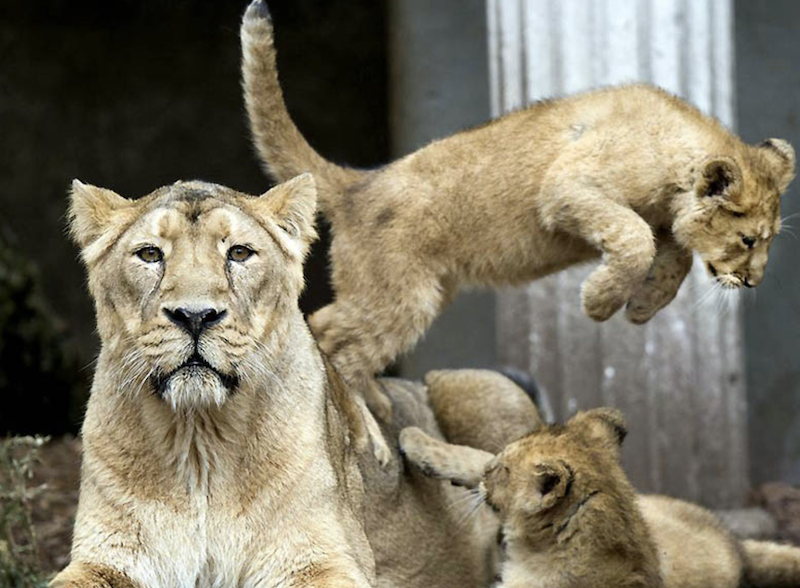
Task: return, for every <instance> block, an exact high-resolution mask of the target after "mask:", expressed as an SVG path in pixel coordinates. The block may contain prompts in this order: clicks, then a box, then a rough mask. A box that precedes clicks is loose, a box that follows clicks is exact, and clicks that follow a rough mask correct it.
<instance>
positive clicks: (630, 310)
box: [625, 283, 675, 325]
mask: <svg viewBox="0 0 800 588" xmlns="http://www.w3.org/2000/svg"><path fill="white" fill-rule="evenodd" d="M674 297H675V295H674V294H672V295H668V294H666V293H664V292H662V291H660V290H659V289H658V288H657V287H655V286H652V285H650V284H648V283H645V284H643V285H642V287H641V288H639V289H638V290H637V291H636V292H635V293H634V295H633V296H631V299H630V300H628V303H627V304H626V305H625V318H626V319H627V320H628V322H631V323H633V324H634V325H643V324H644V323H646V322H647V321H649V320H650V319H651V318H653V317H654V316H655V315H656V313H657V312H658V311H659V310H661V309H662V308H664V307H665V306H666V305H667V304H669V303H670V301H671V300H672V299H673V298H674Z"/></svg>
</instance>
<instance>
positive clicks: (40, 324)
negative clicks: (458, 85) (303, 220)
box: [0, 0, 389, 435]
mask: <svg viewBox="0 0 800 588" xmlns="http://www.w3.org/2000/svg"><path fill="white" fill-rule="evenodd" d="M246 5H247V2H245V1H241V2H219V1H211V0H203V1H191V2H189V1H171V2H170V1H168V2H133V1H130V0H128V1H115V2H108V1H106V2H96V1H79V2H67V1H63V0H61V1H58V0H45V1H40V2H30V1H27V0H4V1H3V3H2V5H0V154H2V156H1V157H0V248H2V251H3V253H0V340H2V343H0V374H2V378H4V381H0V387H2V388H3V394H4V395H5V398H6V400H11V401H12V402H16V403H18V404H17V409H16V410H14V411H0V435H2V434H3V433H6V432H10V431H13V432H33V431H38V432H50V433H57V432H61V431H63V430H67V429H70V430H75V429H76V427H77V426H78V424H79V421H80V418H81V412H82V401H83V397H84V396H85V393H86V391H87V390H88V385H89V380H90V376H91V371H92V370H91V369H90V366H89V364H90V363H91V361H92V360H93V358H94V357H95V355H96V352H97V348H98V340H97V338H96V336H95V334H94V316H93V310H92V307H91V301H90V299H89V296H88V293H87V291H86V288H85V275H84V271H83V268H82V267H81V265H80V264H79V262H78V260H77V253H78V251H77V249H76V247H75V246H73V244H72V243H71V242H70V241H69V239H68V238H67V236H66V225H65V212H66V206H67V191H68V187H69V184H70V182H71V180H72V179H73V178H79V179H81V180H82V181H84V182H88V183H92V184H95V185H99V186H103V187H108V188H111V189H113V190H114V191H116V192H118V193H120V194H122V195H123V196H126V197H139V196H142V195H144V194H147V193H149V192H150V191H152V190H154V189H155V188H157V187H159V186H161V185H164V184H168V183H172V182H174V181H176V180H181V179H195V178H197V179H202V180H206V181H211V182H216V183H220V184H224V185H227V186H230V187H232V188H235V189H237V190H240V191H243V192H247V193H252V194H259V193H262V192H264V191H265V190H266V189H267V188H268V187H269V183H268V181H267V178H266V176H265V175H264V174H263V173H262V171H261V170H260V167H259V163H258V160H257V158H256V156H255V152H254V150H253V149H252V147H251V144H250V139H249V130H248V127H247V121H246V116H245V112H244V105H243V101H242V97H241V91H240V87H239V57H240V50H239V38H238V33H239V21H240V18H241V14H242V13H243V12H244V9H245V7H246ZM270 9H271V11H272V14H273V18H274V21H275V31H276V33H275V34H276V44H277V47H278V53H279V57H278V61H279V69H280V75H281V83H282V85H283V88H284V90H285V94H286V101H287V103H288V106H289V110H290V111H291V114H292V116H293V117H294V119H295V120H296V122H297V124H298V126H299V127H300V128H301V129H302V131H303V133H304V134H305V135H306V136H307V137H308V139H309V141H310V142H311V143H312V144H313V145H314V146H315V147H316V148H318V149H319V150H320V151H321V152H322V153H323V154H325V155H326V156H327V157H330V158H331V159H334V160H339V161H343V162H348V163H351V164H354V165H360V166H374V165H376V164H379V163H381V162H384V161H386V160H387V159H388V158H389V146H388V132H387V125H388V122H387V121H388V115H387V57H386V32H385V30H384V29H385V26H384V23H385V22H386V15H385V11H386V6H385V3H384V2H383V1H376V0H325V1H322V0H316V1H315V0H271V2H270ZM323 233H324V231H323ZM326 242H327V238H326V237H325V236H323V239H322V240H321V242H320V243H318V244H317V245H316V246H315V249H314V253H313V254H312V258H311V260H310V262H309V264H308V265H307V283H308V284H309V285H308V287H307V290H306V294H305V296H304V299H303V301H302V303H301V305H302V307H303V308H304V310H306V311H310V310H314V309H316V308H318V307H320V306H322V305H323V304H324V303H325V302H326V301H327V300H329V299H330V296H331V293H330V288H329V286H328V279H327V274H326V257H325V253H324V251H325V247H326ZM4 279H5V282H6V284H5V287H4V286H3V285H2V284H3V280H4ZM4 297H5V300H4ZM22 307H25V308H26V309H27V310H26V311H25V312H24V313H23V314H22V315H20V313H19V312H18V310H19V308H22ZM14 308H16V310H14ZM3 309H5V313H4V310H3ZM12 314H13V316H12ZM84 366H89V367H88V368H87V369H82V370H81V369H80V368H81V367H84ZM76 373H77V374H78V375H77V376H76V375H75V374H76ZM32 374H35V375H32ZM64 384H66V385H67V386H68V387H70V388H71V389H72V392H71V394H65V392H64ZM70 397H72V399H73V401H72V402H70V401H69V399H70ZM12 413H13V416H12Z"/></svg>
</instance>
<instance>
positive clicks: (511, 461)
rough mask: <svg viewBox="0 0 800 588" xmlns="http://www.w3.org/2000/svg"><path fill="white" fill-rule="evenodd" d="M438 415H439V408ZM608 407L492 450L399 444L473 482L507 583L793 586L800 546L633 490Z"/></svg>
mask: <svg viewBox="0 0 800 588" xmlns="http://www.w3.org/2000/svg"><path fill="white" fill-rule="evenodd" d="M437 416H438V415H437ZM625 434H626V429H625V423H624V420H623V417H622V414H621V413H620V412H619V411H617V410H613V409H595V410H589V411H586V412H580V413H578V414H577V415H576V416H575V417H573V418H572V419H571V420H570V421H569V422H568V423H567V424H566V425H564V426H561V425H554V426H549V427H547V426H543V425H540V426H539V428H538V430H537V431H535V432H534V433H531V434H530V435H527V436H525V437H523V438H522V439H519V440H517V441H515V442H513V443H510V444H509V445H508V446H506V447H505V449H503V450H502V451H501V452H500V453H499V454H498V455H497V456H494V455H492V454H491V453H488V452H486V451H483V450H480V449H474V448H472V447H467V446H463V445H449V444H447V443H444V442H442V441H439V440H437V439H434V438H432V437H430V436H428V435H427V434H425V433H423V432H422V431H421V430H420V429H417V428H413V427H412V428H407V429H404V430H403V431H402V433H401V435H400V446H401V449H402V451H403V452H404V453H405V455H406V457H407V459H409V460H410V461H411V462H413V463H414V464H416V465H417V466H419V467H420V468H421V469H422V471H423V472H424V473H426V474H428V475H431V476H435V477H438V478H442V479H444V480H449V481H451V482H452V483H454V484H457V485H461V486H466V487H468V488H474V489H477V493H478V496H479V500H480V501H482V502H485V503H486V504H487V505H488V506H490V507H491V508H492V509H493V510H494V511H495V512H496V513H497V515H498V516H499V518H500V522H501V525H502V536H503V539H504V546H505V554H504V557H505V561H504V563H503V566H502V571H501V576H502V581H501V586H503V587H506V588H599V587H605V586H608V587H611V586H613V587H614V588H660V587H662V586H663V587H665V588H738V587H739V586H742V585H743V584H742V583H743V582H744V581H746V582H747V584H746V585H747V586H749V587H751V588H760V587H764V588H768V587H772V588H776V587H786V588H788V587H790V586H795V587H796V586H799V585H800V549H797V548H794V547H788V546H783V545H778V544H774V543H768V542H760V541H744V542H743V543H741V544H739V543H737V541H736V540H735V539H734V538H733V536H732V535H731V534H730V532H729V531H727V530H726V529H725V528H723V526H722V524H721V523H720V522H719V521H718V520H717V519H716V517H714V515H712V514H711V513H710V512H708V511H707V510H705V509H702V508H700V507H699V506H696V505H693V504H689V503H687V502H683V501H680V500H675V499H672V498H667V497H664V496H641V495H640V496H637V495H636V494H635V493H634V490H633V487H632V486H631V484H630V482H629V481H628V479H627V477H626V476H625V473H624V472H623V470H622V467H621V466H620V463H619V447H620V444H621V442H622V440H623V438H624V437H625Z"/></svg>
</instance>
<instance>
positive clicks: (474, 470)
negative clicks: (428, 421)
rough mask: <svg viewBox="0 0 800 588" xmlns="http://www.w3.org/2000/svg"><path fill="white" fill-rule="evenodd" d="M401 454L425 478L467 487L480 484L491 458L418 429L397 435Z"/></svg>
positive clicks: (407, 430) (404, 431) (476, 450)
mask: <svg viewBox="0 0 800 588" xmlns="http://www.w3.org/2000/svg"><path fill="white" fill-rule="evenodd" d="M400 452H401V453H402V454H403V455H404V456H405V458H406V459H407V460H408V461H409V462H411V463H413V464H414V465H416V466H417V467H418V468H419V469H421V470H422V473H423V474H425V475H426V476H431V477H434V478H439V479H441V480H450V482H452V483H453V484H454V485H456V486H465V487H467V488H474V487H476V486H477V485H478V484H480V481H481V478H483V472H484V470H485V469H486V464H487V463H489V462H490V461H491V460H492V458H493V457H494V456H493V455H492V454H491V453H489V452H487V451H481V450H480V449H473V448H472V447H467V446H466V445H451V444H449V443H445V442H444V441H439V440H438V439H435V438H433V437H431V436H430V435H428V434H427V433H425V432H423V431H422V430H421V429H418V428H417V427H407V428H405V429H403V430H402V431H401V432H400Z"/></svg>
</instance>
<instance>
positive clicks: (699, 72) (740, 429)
mask: <svg viewBox="0 0 800 588" xmlns="http://www.w3.org/2000/svg"><path fill="white" fill-rule="evenodd" d="M487 21H488V32H489V72H490V88H491V100H492V110H493V114H494V115H496V116H497V115H500V114H502V113H504V112H508V111H509V110H513V109H515V108H518V107H521V106H524V105H525V104H529V103H531V102H533V101H535V100H537V99H540V98H544V97H551V96H561V95H565V94H570V93H573V92H578V91H581V90H586V89H589V88H594V87H598V86H604V85H611V84H620V83H625V82H634V81H647V82H652V83H654V84H657V85H659V86H662V87H663V88H666V89H667V90H669V91H671V92H674V93H676V94H678V95H680V96H683V97H684V98H687V99H688V100H689V101H691V102H693V103H694V104H695V105H697V106H698V107H699V108H701V109H702V110H703V111H704V112H706V113H710V114H712V115H714V116H716V117H717V118H719V119H720V120H721V121H722V122H723V123H725V124H726V125H727V126H729V127H730V126H732V125H733V123H734V121H733V112H734V108H733V107H734V94H733V49H732V34H733V14H732V3H731V0H487ZM593 267H594V266H593V265H587V266H585V267H579V268H575V269H572V270H569V271H565V272H562V273H560V274H557V275H554V276H551V277H548V278H545V279H543V280H539V281H537V282H535V283H532V284H530V285H528V286H525V287H521V288H516V289H512V290H508V291H505V292H502V293H501V294H500V295H499V296H498V301H497V306H498V309H497V333H498V335H497V338H498V356H499V358H500V359H501V361H503V362H505V363H508V364H511V365H514V366H516V367H519V368H522V369H527V370H530V371H531V372H532V373H533V374H534V375H535V376H536V377H537V379H538V381H539V382H540V383H541V384H542V385H543V386H544V387H545V388H546V389H547V390H548V392H549V393H550V395H551V397H552V398H553V399H554V404H555V411H556V413H557V415H558V416H559V417H561V418H565V417H568V416H569V415H570V414H572V413H573V412H575V411H576V410H577V409H580V408H589V407H593V406H600V405H610V406H617V407H619V408H620V409H622V410H623V411H624V412H625V414H626V416H627V418H628V423H629V427H630V430H631V433H630V436H629V437H628V439H627V441H626V446H625V450H624V461H625V465H626V467H627V470H628V472H629V474H630V476H631V479H632V480H633V481H634V483H635V484H636V486H637V487H638V488H639V489H641V490H643V491H653V492H664V493H667V494H670V495H673V496H679V497H684V498H687V499H691V500H695V501H699V502H702V503H705V504H708V505H711V506H714V507H717V508H722V507H732V506H738V505H739V504H740V503H741V501H742V499H743V496H744V494H745V492H746V491H747V489H748V486H749V485H748V476H747V472H748V468H747V439H746V403H745V390H744V378H743V372H742V365H743V358H742V341H741V316H740V315H741V312H740V306H739V302H738V300H734V301H732V302H731V301H728V304H727V305H725V306H717V305H715V304H708V303H706V302H705V301H704V300H703V298H704V296H705V294H706V293H707V291H708V289H709V287H710V284H709V279H708V278H707V277H706V275H705V272H704V270H703V267H702V266H701V264H700V263H696V264H695V268H694V270H693V271H692V273H691V275H690V276H689V277H688V278H687V280H686V282H685V283H684V285H683V287H682V288H681V292H680V294H679V295H678V297H677V299H676V300H675V301H674V302H673V303H672V304H671V305H670V306H668V307H667V308H666V309H664V310H662V311H661V312H660V313H659V315H658V316H657V317H656V318H655V319H653V320H652V321H651V322H650V323H649V324H647V325H646V326H643V327H637V326H634V325H630V324H628V323H626V322H625V320H624V319H623V318H622V317H621V316H618V317H614V318H613V319H612V320H611V321H609V322H608V323H605V324H596V323H594V322H592V321H591V320H590V319H588V318H586V317H584V316H583V314H582V312H581V309H580V303H579V291H580V284H581V282H582V281H583V280H584V279H585V278H586V276H587V275H588V274H589V273H590V272H591V271H592V269H593Z"/></svg>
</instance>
